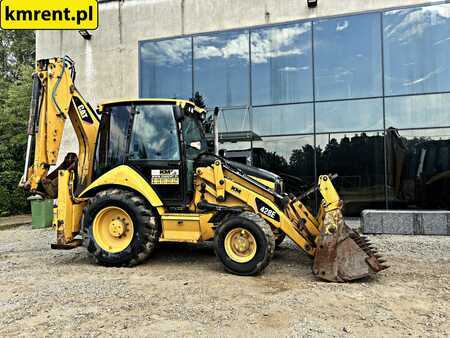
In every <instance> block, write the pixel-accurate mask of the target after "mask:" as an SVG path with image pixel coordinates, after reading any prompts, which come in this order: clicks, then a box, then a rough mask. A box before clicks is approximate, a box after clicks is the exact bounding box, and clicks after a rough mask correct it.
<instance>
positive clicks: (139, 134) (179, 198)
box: [127, 104, 186, 206]
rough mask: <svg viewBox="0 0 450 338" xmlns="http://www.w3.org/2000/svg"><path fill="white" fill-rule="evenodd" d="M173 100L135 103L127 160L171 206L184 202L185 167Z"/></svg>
mask: <svg viewBox="0 0 450 338" xmlns="http://www.w3.org/2000/svg"><path fill="white" fill-rule="evenodd" d="M173 107H174V106H173V105H171V104H139V105H136V106H135V111H134V118H133V127H132V130H131V137H130V144H129V154H128V160H127V164H128V165H130V166H131V167H133V168H135V169H136V170H137V171H139V172H140V173H141V175H142V176H143V177H145V178H146V180H147V181H148V182H149V183H150V184H151V186H152V187H153V189H155V191H156V193H157V194H158V196H159V198H160V199H161V200H162V201H163V202H164V204H165V205H168V206H183V203H184V200H185V194H186V192H185V189H184V187H185V179H186V178H185V174H184V172H185V168H184V165H183V161H182V149H181V147H180V137H179V132H178V128H177V123H176V121H175V118H174V112H173Z"/></svg>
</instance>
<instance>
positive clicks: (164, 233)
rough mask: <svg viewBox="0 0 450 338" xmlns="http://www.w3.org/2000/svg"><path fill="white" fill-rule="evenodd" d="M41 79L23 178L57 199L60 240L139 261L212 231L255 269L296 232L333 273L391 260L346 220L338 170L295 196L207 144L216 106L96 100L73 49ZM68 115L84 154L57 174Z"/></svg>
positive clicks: (247, 271) (227, 255) (99, 257)
mask: <svg viewBox="0 0 450 338" xmlns="http://www.w3.org/2000/svg"><path fill="white" fill-rule="evenodd" d="M33 81H34V82H33V95H32V104H31V109H30V119H29V128H28V147H27V154H26V164H25V171H24V177H23V179H22V182H21V184H22V186H23V187H24V188H25V189H26V190H27V191H28V192H29V193H32V194H40V195H43V196H44V197H47V198H57V206H56V207H55V208H54V218H53V224H54V226H55V228H56V243H54V244H52V248H54V249H72V248H75V247H78V246H81V245H84V246H85V247H86V248H87V250H88V252H89V254H90V255H91V256H92V257H93V258H94V260H95V261H96V262H97V263H99V264H103V265H107V266H133V265H136V264H139V263H141V262H143V261H145V260H146V259H147V258H148V257H149V256H150V255H151V254H152V252H153V251H154V250H155V248H156V246H157V244H158V242H189V243H199V242H203V241H213V242H214V250H215V253H216V255H217V257H218V258H219V259H220V261H221V262H222V263H223V265H224V266H225V269H226V270H228V271H229V272H231V273H234V274H238V275H254V274H257V273H260V272H261V271H262V270H264V268H265V267H266V266H267V265H268V264H269V262H270V260H271V259H272V257H273V254H274V250H275V247H276V245H277V243H278V244H279V243H280V241H281V240H283V238H284V236H286V235H287V236H288V237H289V238H290V239H291V240H292V241H293V242H295V243H296V244H297V245H298V246H299V247H300V248H301V249H303V250H304V251H305V252H306V253H307V254H308V255H310V256H311V257H312V258H314V263H313V273H314V275H316V276H318V277H319V278H321V279H324V280H327V281H337V282H344V281H350V280H355V279H360V278H363V277H367V276H370V275H373V274H374V273H376V272H378V271H381V270H383V269H385V268H387V266H386V265H384V261H383V260H382V259H381V258H380V256H379V255H378V253H377V252H376V250H375V248H373V247H372V246H371V245H370V243H369V242H368V240H367V238H365V237H363V236H360V235H358V234H357V233H356V232H354V231H352V230H351V229H350V228H349V227H347V226H346V225H345V224H344V219H343V216H342V212H341V209H342V206H343V202H342V201H341V200H340V198H339V195H338V194H337V192H336V190H335V189H334V187H333V184H332V178H333V177H332V176H330V175H323V176H320V177H319V180H318V183H317V185H316V186H315V187H314V188H312V189H311V190H310V191H307V192H305V193H304V194H303V195H302V196H298V197H295V196H292V195H291V196H288V195H287V194H285V193H284V192H283V182H282V180H281V179H280V177H279V176H277V175H275V174H273V173H270V172H267V171H265V170H262V169H258V168H254V167H250V166H247V165H243V164H240V163H235V162H232V161H229V160H227V159H225V158H223V157H220V156H217V155H215V154H214V153H210V152H208V147H207V142H206V138H205V134H204V131H203V127H202V121H203V120H204V119H205V115H206V113H205V111H204V110H203V109H201V108H199V107H197V106H195V105H194V104H193V103H192V102H189V101H185V100H177V99H133V100H122V101H113V102H107V103H103V104H100V105H98V108H97V110H94V109H93V108H92V107H91V106H90V105H89V103H88V102H86V101H85V100H84V99H83V97H82V96H81V95H80V93H79V92H78V90H77V89H76V87H75V85H74V81H75V67H74V63H73V61H72V60H71V59H70V58H69V57H64V58H52V59H45V60H40V61H38V62H37V64H36V71H35V73H34V75H33ZM67 119H69V120H70V122H71V124H72V126H73V128H74V130H75V133H76V136H77V138H78V142H79V153H78V155H77V156H74V154H72V155H71V156H70V157H68V158H66V161H65V162H71V163H65V165H64V166H61V167H60V168H59V169H60V170H59V171H58V173H57V175H54V176H56V178H55V179H57V182H55V181H54V182H53V183H52V182H49V181H50V180H49V176H48V173H49V169H50V167H51V166H54V165H55V164H56V162H57V158H58V153H59V150H60V144H61V138H62V132H63V127H64V123H65V121H66V120H67ZM33 148H34V150H33ZM49 185H51V187H50V188H52V189H49ZM315 191H319V192H320V194H321V195H322V197H323V200H322V202H321V204H320V209H319V211H318V213H317V215H316V216H313V214H312V213H311V212H310V211H309V210H308V209H307V208H306V207H305V205H304V204H303V203H302V199H303V198H304V197H305V196H306V195H307V194H309V193H312V192H315Z"/></svg>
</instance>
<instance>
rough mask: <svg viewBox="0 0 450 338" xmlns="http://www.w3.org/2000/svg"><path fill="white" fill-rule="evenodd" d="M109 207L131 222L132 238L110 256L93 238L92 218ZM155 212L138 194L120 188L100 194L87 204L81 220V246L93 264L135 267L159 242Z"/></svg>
mask: <svg viewBox="0 0 450 338" xmlns="http://www.w3.org/2000/svg"><path fill="white" fill-rule="evenodd" d="M109 206H116V207H120V208H122V209H123V210H125V211H126V212H127V213H128V214H129V215H130V217H131V219H132V220H133V228H134V229H133V230H134V232H133V237H132V239H131V243H130V244H129V245H128V247H127V248H125V249H124V250H122V251H121V252H117V253H110V252H108V251H106V250H104V249H102V248H101V247H100V245H98V243H97V242H96V241H95V238H94V235H93V226H92V225H93V221H94V219H95V216H96V215H97V214H98V213H99V212H100V211H101V210H102V209H104V208H106V207H109ZM159 232H160V231H159V225H158V222H157V217H156V212H155V210H154V209H153V208H152V207H151V206H150V205H149V203H148V202H147V201H146V200H144V198H142V197H141V196H140V195H138V194H137V193H135V192H133V191H129V190H124V189H107V190H103V191H100V192H99V193H97V194H96V195H95V197H94V198H92V200H91V201H90V202H89V204H88V206H87V207H86V208H85V210H84V217H83V245H84V246H85V247H86V248H87V250H88V252H89V254H90V256H91V257H92V258H93V259H94V261H95V262H96V263H98V264H101V265H106V266H135V265H138V264H140V263H142V262H144V261H145V260H146V259H147V258H148V257H149V256H150V255H151V254H152V253H153V251H154V250H155V248H156V245H157V243H158V239H159Z"/></svg>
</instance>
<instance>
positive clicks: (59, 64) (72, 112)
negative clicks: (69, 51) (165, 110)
mask: <svg viewBox="0 0 450 338" xmlns="http://www.w3.org/2000/svg"><path fill="white" fill-rule="evenodd" d="M74 79H75V68H74V65H73V62H72V60H71V59H70V58H68V57H65V58H52V59H45V60H40V61H38V62H37V63H36V70H35V73H34V74H33V92H32V102H31V109H30V118H29V121H28V145H27V154H26V161H25V169H24V176H23V178H22V181H21V184H22V185H23V186H24V188H25V189H26V190H30V191H31V192H34V193H39V194H42V195H46V192H45V191H44V189H43V188H42V184H40V183H42V181H43V180H44V179H45V178H46V177H47V174H48V171H49V168H50V166H52V165H55V164H56V162H57V159H58V154H59V150H60V146H61V139H62V135H63V130H64V124H65V120H66V119H67V118H69V119H70V121H71V123H72V125H73V128H74V130H75V133H76V136H77V139H78V143H79V154H78V167H77V168H76V174H77V175H76V176H77V177H78V182H77V183H78V186H79V187H80V188H81V187H83V186H85V185H87V184H88V183H90V181H91V175H92V167H91V166H92V162H93V156H94V148H95V140H96V135H97V132H98V128H99V120H98V117H97V115H96V114H95V112H94V110H93V109H92V108H91V106H90V105H89V104H88V103H87V102H86V101H85V100H84V99H83V98H82V96H81V95H80V93H79V92H78V90H77V89H76V88H75V85H74ZM33 143H34V153H33V154H32V151H31V150H32V147H33ZM33 156H34V159H33V160H32V157H33ZM31 162H32V164H31ZM30 164H31V166H30ZM66 169H67V168H66Z"/></svg>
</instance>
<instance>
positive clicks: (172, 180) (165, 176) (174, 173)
mask: <svg viewBox="0 0 450 338" xmlns="http://www.w3.org/2000/svg"><path fill="white" fill-rule="evenodd" d="M179 183H180V171H179V170H178V169H152V184H179Z"/></svg>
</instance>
